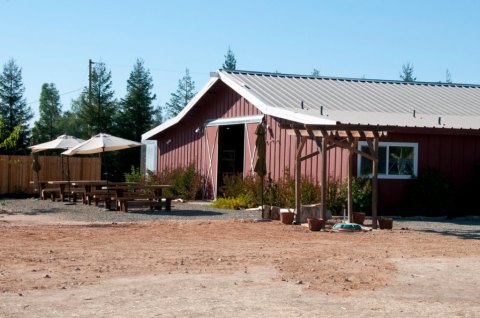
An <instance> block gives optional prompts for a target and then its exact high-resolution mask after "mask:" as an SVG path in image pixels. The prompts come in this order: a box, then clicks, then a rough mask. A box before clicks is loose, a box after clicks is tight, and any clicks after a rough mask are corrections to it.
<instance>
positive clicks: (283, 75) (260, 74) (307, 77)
mask: <svg viewBox="0 0 480 318" xmlns="http://www.w3.org/2000/svg"><path fill="white" fill-rule="evenodd" d="M218 71H219V72H225V73H229V74H240V75H242V74H243V75H259V76H271V77H286V78H303V79H321V80H336V81H347V82H366V83H390V84H403V85H420V86H425V85H429V86H451V87H471V88H480V84H465V83H443V82H420V81H415V82H405V81H402V80H387V79H373V78H354V77H340V76H315V75H306V74H291V73H273V72H262V71H248V70H225V69H219V70H218Z"/></svg>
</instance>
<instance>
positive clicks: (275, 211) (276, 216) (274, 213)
mask: <svg viewBox="0 0 480 318" xmlns="http://www.w3.org/2000/svg"><path fill="white" fill-rule="evenodd" d="M270 218H271V219H272V220H280V208H279V207H278V206H272V207H271V209H270Z"/></svg>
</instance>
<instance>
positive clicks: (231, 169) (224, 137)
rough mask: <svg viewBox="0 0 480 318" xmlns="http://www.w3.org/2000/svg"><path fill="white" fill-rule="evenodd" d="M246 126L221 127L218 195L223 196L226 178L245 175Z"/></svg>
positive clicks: (219, 136)
mask: <svg viewBox="0 0 480 318" xmlns="http://www.w3.org/2000/svg"><path fill="white" fill-rule="evenodd" d="M244 136H245V125H243V124H241V125H228V126H220V127H219V135H218V174H217V176H218V187H217V189H218V194H219V195H221V194H222V190H223V186H224V184H225V183H224V178H225V177H226V176H232V175H236V174H243V162H244V158H245V154H244Z"/></svg>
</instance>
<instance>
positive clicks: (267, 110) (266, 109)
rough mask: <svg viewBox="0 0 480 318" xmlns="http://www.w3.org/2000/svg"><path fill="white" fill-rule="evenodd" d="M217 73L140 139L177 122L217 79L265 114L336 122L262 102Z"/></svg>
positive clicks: (308, 121)
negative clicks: (173, 113) (172, 114)
mask: <svg viewBox="0 0 480 318" xmlns="http://www.w3.org/2000/svg"><path fill="white" fill-rule="evenodd" d="M218 75H219V76H218V77H212V78H210V80H209V81H208V82H207V84H205V86H204V87H203V88H202V89H201V90H200V91H199V92H198V93H197V94H196V95H195V97H194V98H192V100H191V101H190V102H189V103H188V104H187V106H185V108H183V109H182V111H181V112H180V113H179V114H178V115H177V116H175V117H174V118H171V119H169V120H167V121H166V122H164V123H163V124H161V125H159V126H157V127H155V128H153V129H151V130H149V131H147V132H146V133H144V134H142V141H144V140H147V139H149V138H151V137H153V136H155V135H156V134H158V133H160V132H162V131H164V130H165V129H167V128H170V127H172V126H173V125H175V124H177V123H178V122H179V121H180V120H181V119H182V118H183V117H184V116H185V114H187V113H188V112H189V111H190V110H191V109H192V108H193V106H194V105H195V104H196V103H197V102H198V101H199V100H200V99H201V98H202V97H203V96H204V95H205V93H206V92H207V91H208V90H209V89H210V87H212V86H213V84H215V83H216V82H217V81H218V80H221V81H222V82H224V83H225V84H226V85H227V86H229V87H230V88H231V89H233V90H234V91H236V92H237V93H238V94H240V95H241V96H242V97H243V98H245V99H247V100H248V101H249V102H250V103H252V104H253V105H255V107H257V108H258V109H259V110H260V111H261V112H262V113H264V114H265V115H269V116H273V117H278V118H282V119H287V120H290V121H295V122H298V123H302V124H306V125H335V124H336V123H337V122H336V121H335V120H331V119H325V118H321V117H317V116H312V115H308V114H304V113H300V112H294V111H291V110H287V109H279V108H276V107H273V106H269V105H267V104H265V102H263V101H262V100H261V99H259V98H258V97H256V96H255V95H254V94H252V93H251V92H249V90H248V88H246V87H244V86H242V85H240V84H239V83H237V82H236V81H235V80H232V79H231V78H229V77H228V76H227V75H225V73H223V72H222V71H221V70H219V71H218Z"/></svg>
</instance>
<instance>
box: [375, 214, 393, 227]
mask: <svg viewBox="0 0 480 318" xmlns="http://www.w3.org/2000/svg"><path fill="white" fill-rule="evenodd" d="M378 226H379V227H380V230H391V229H392V228H393V219H392V218H386V217H383V216H381V217H380V218H379V219H378Z"/></svg>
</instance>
